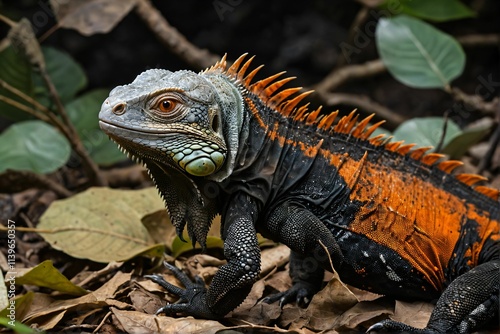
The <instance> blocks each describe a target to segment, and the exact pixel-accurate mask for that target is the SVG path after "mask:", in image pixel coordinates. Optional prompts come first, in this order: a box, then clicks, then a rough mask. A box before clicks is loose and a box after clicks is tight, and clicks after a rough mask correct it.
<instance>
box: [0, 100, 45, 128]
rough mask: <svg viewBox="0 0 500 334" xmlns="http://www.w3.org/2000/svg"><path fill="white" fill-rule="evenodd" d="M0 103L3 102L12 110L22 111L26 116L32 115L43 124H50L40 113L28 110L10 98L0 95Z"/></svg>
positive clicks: (25, 106)
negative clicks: (12, 108) (11, 107)
mask: <svg viewBox="0 0 500 334" xmlns="http://www.w3.org/2000/svg"><path fill="white" fill-rule="evenodd" d="M0 101H3V102H5V103H6V104H9V105H11V106H13V107H14V108H17V109H19V110H22V111H24V112H25V113H27V114H30V115H33V116H35V117H36V118H38V119H41V120H42V121H44V122H50V119H49V118H48V117H47V116H46V115H45V114H43V113H41V112H39V111H37V110H34V109H33V108H30V107H28V106H27V105H25V104H22V103H21V102H18V101H16V100H13V99H11V98H9V97H7V96H4V95H0Z"/></svg>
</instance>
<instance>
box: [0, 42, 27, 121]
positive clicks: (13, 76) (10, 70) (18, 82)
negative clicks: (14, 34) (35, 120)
mask: <svg viewBox="0 0 500 334" xmlns="http://www.w3.org/2000/svg"><path fill="white" fill-rule="evenodd" d="M31 75H32V67H31V64H30V63H29V61H28V59H27V58H26V57H25V56H24V55H23V54H20V53H19V52H18V51H16V50H15V49H14V48H13V47H12V46H9V47H7V48H5V49H4V50H3V51H2V52H0V79H2V80H3V81H5V82H7V83H8V84H9V85H11V86H12V87H14V88H17V89H18V90H20V91H21V92H23V93H25V94H26V95H28V96H32V95H33V91H34V86H33V81H32V80H31ZM0 95H2V96H5V97H8V98H10V99H14V100H15V101H17V102H20V103H23V104H27V103H26V102H24V101H23V100H22V99H21V98H19V97H17V95H15V94H13V93H11V92H9V91H8V90H7V89H4V88H1V87H0ZM0 116H3V117H5V118H9V119H12V120H17V121H19V120H26V119H29V118H31V116H30V115H29V114H26V113H24V112H22V111H21V110H19V109H18V108H16V107H13V106H11V105H9V104H7V103H5V102H3V101H0Z"/></svg>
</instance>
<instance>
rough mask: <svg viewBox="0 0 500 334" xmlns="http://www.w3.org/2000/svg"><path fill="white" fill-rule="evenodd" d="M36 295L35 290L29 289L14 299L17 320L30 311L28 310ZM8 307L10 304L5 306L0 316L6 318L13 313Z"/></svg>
mask: <svg viewBox="0 0 500 334" xmlns="http://www.w3.org/2000/svg"><path fill="white" fill-rule="evenodd" d="M34 295H35V293H34V292H33V291H28V292H27V293H25V294H24V295H22V296H17V297H15V298H14V299H13V300H14V302H15V303H14V305H15V315H16V320H21V319H23V317H24V315H25V314H26V313H28V310H29V308H30V307H31V305H32V303H33V296H34ZM8 307H9V306H7V307H5V308H4V309H2V310H1V311H0V318H5V317H7V316H8V315H9V314H10V313H11V310H9V309H8Z"/></svg>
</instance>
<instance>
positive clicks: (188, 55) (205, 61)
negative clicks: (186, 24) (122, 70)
mask: <svg viewBox="0 0 500 334" xmlns="http://www.w3.org/2000/svg"><path fill="white" fill-rule="evenodd" d="M135 12H136V13H137V15H138V16H139V17H140V18H141V19H142V20H143V21H144V23H146V25H147V26H148V27H149V29H151V31H153V32H154V33H155V35H156V37H157V38H158V39H159V40H160V41H161V42H162V43H163V44H165V46H167V48H169V49H170V51H171V52H172V53H174V54H175V55H177V56H178V57H179V58H181V59H182V60H184V61H186V62H187V63H188V64H189V65H190V66H192V67H194V68H198V69H203V68H206V67H209V66H211V65H213V64H214V63H215V62H216V61H217V60H219V58H220V57H219V56H216V55H214V54H212V53H210V52H209V51H207V50H205V49H200V48H198V47H197V46H195V45H194V44H192V43H191V42H189V41H188V40H187V39H186V37H184V36H183V35H182V34H181V33H180V32H179V31H178V30H177V29H175V28H174V27H172V26H171V25H170V24H169V23H168V22H167V20H166V19H165V18H164V17H163V15H162V14H161V13H160V11H158V10H157V9H156V8H155V7H154V6H153V5H152V4H151V1H150V0H139V1H138V2H137V5H136V7H135Z"/></svg>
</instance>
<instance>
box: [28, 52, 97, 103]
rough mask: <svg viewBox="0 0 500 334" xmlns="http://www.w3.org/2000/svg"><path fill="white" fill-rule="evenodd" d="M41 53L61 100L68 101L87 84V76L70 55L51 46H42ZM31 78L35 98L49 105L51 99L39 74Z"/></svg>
mask: <svg viewBox="0 0 500 334" xmlns="http://www.w3.org/2000/svg"><path fill="white" fill-rule="evenodd" d="M42 51H43V55H44V57H45V64H46V68H47V73H48V74H49V76H50V79H51V81H52V83H53V84H54V86H55V88H56V91H57V93H58V94H59V97H60V98H61V101H62V102H63V103H64V102H68V101H70V100H71V99H73V98H74V97H75V95H76V93H77V92H79V91H80V90H81V89H83V88H84V87H85V86H86V85H87V77H86V75H85V72H84V71H83V69H82V67H81V66H80V65H79V64H78V63H77V62H75V60H74V59H73V58H71V56H70V55H68V54H67V53H65V52H62V51H59V50H57V49H55V48H52V47H43V48H42ZM33 80H34V82H35V86H36V91H35V93H36V96H37V100H38V101H39V102H41V103H42V104H44V105H45V106H48V107H51V106H52V100H51V98H50V94H49V91H48V90H47V87H46V85H45V84H44V82H43V80H42V78H41V75H40V74H39V73H35V74H34V77H33Z"/></svg>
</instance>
